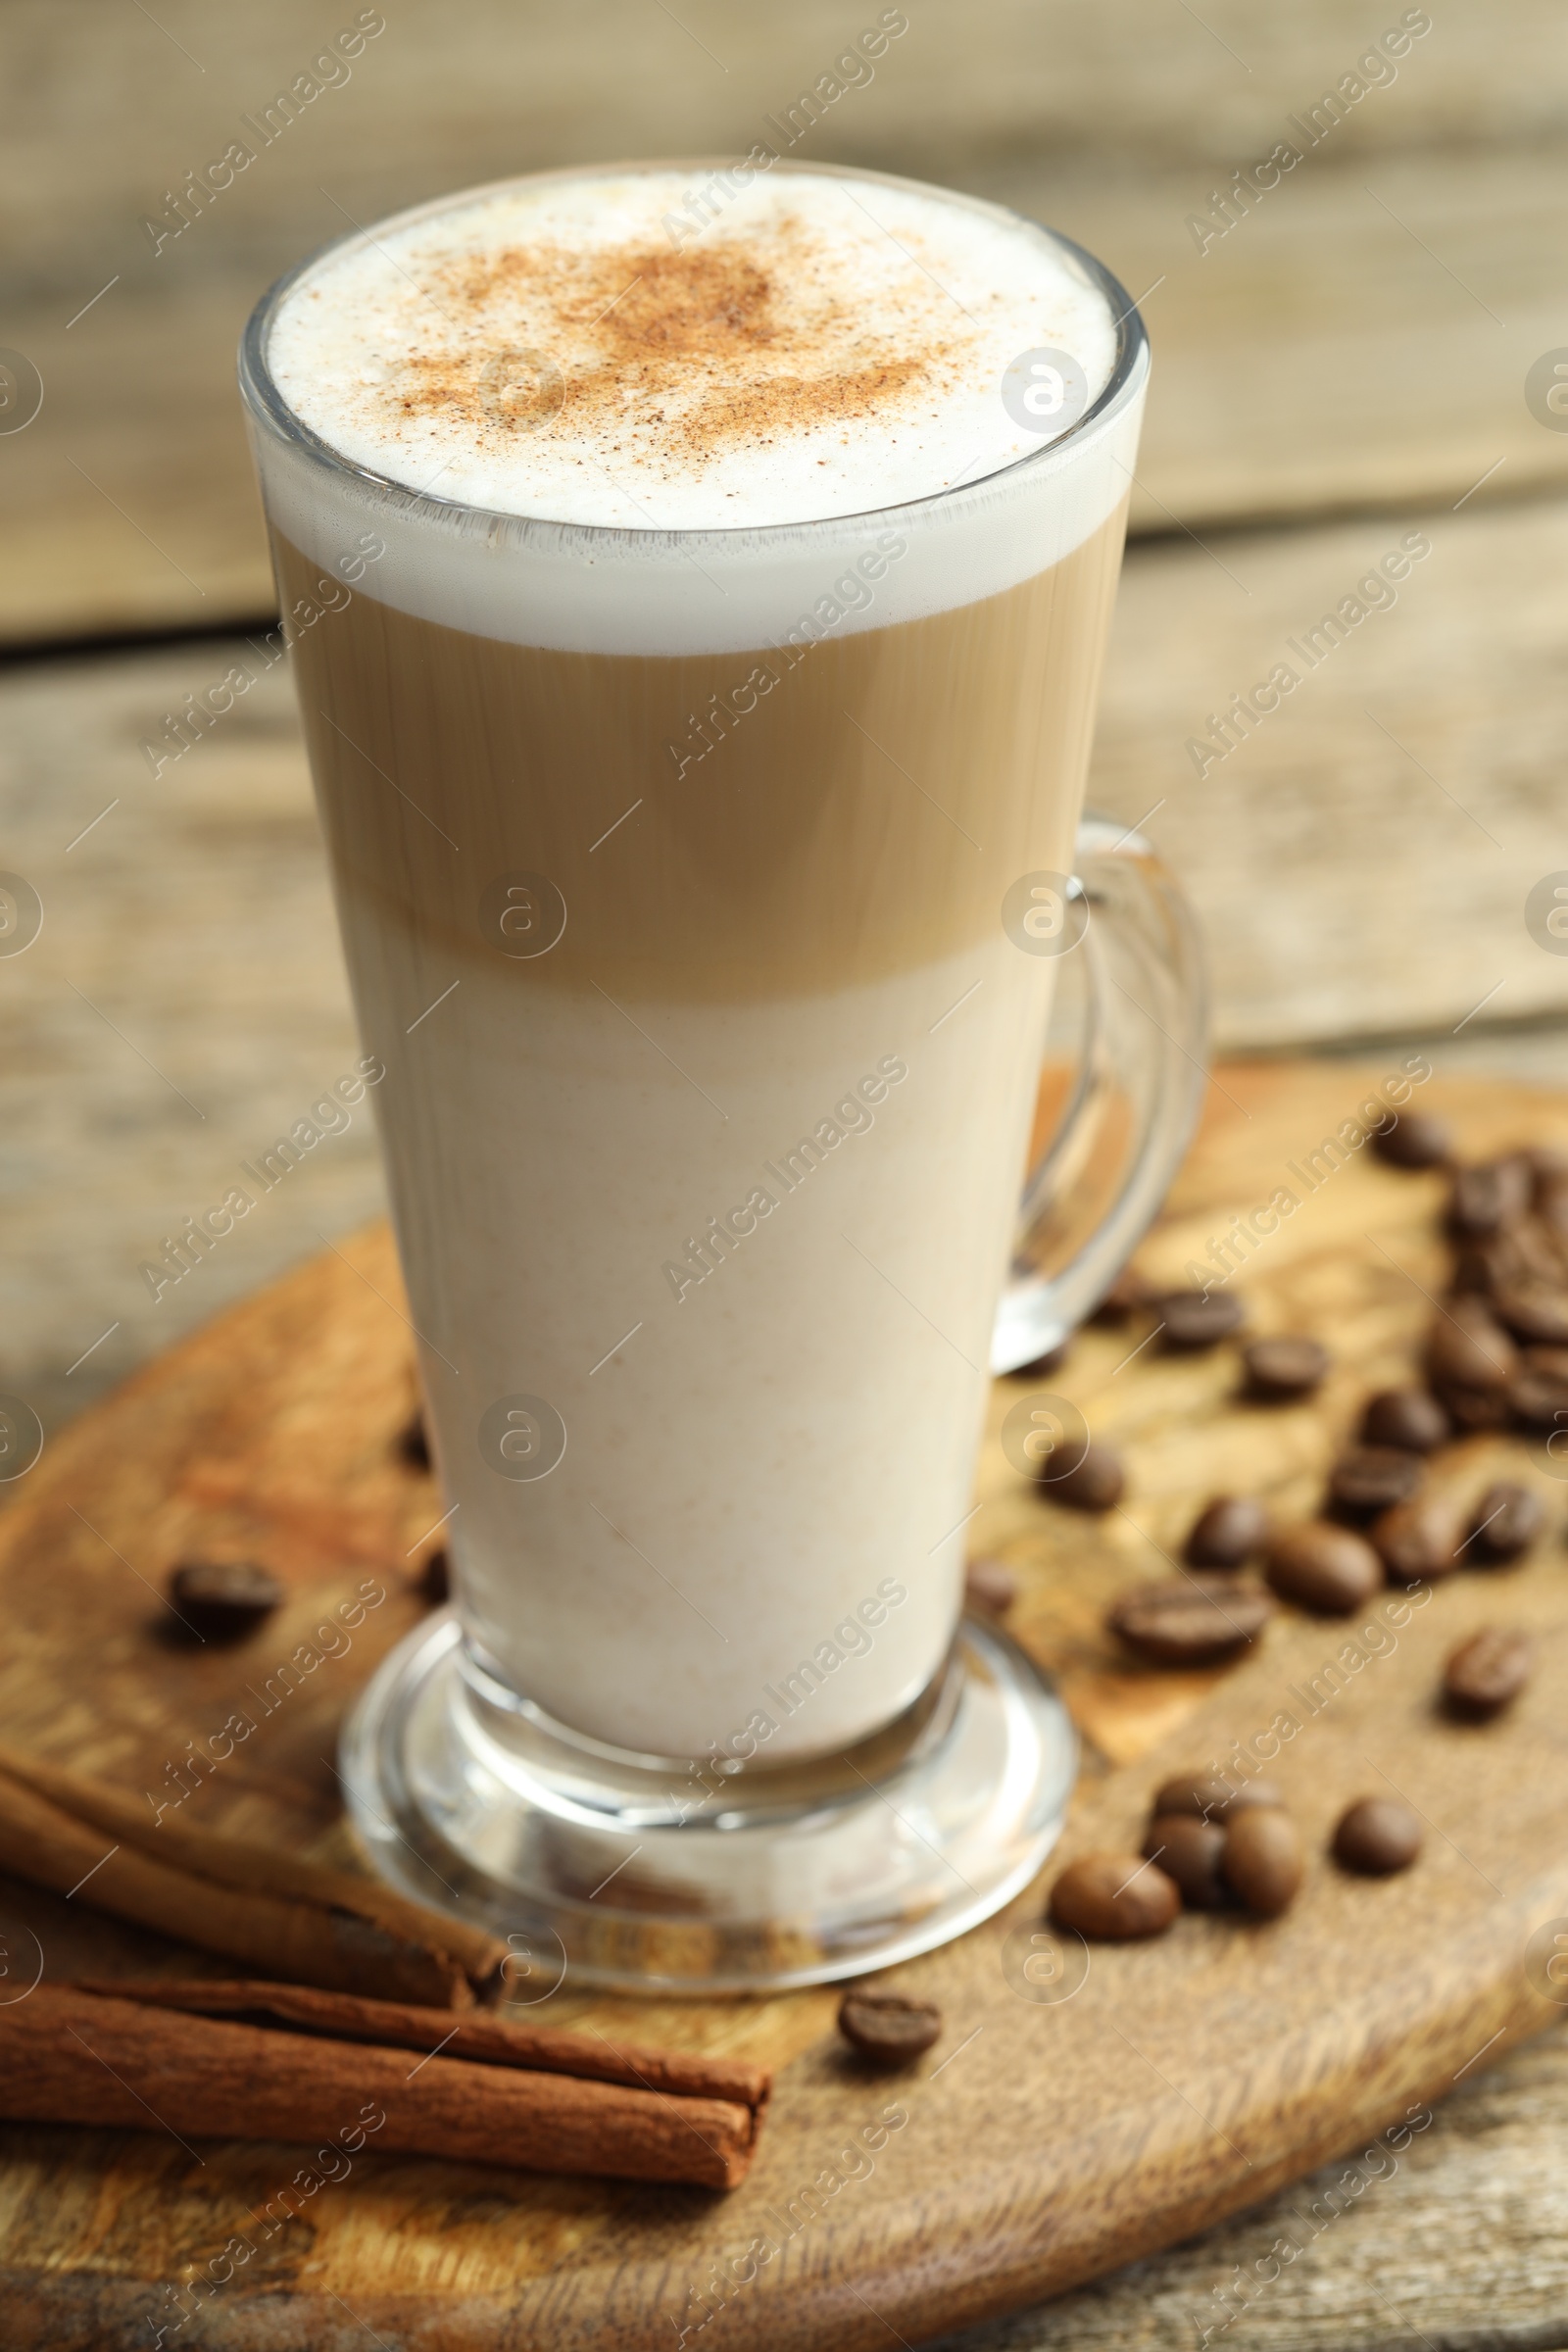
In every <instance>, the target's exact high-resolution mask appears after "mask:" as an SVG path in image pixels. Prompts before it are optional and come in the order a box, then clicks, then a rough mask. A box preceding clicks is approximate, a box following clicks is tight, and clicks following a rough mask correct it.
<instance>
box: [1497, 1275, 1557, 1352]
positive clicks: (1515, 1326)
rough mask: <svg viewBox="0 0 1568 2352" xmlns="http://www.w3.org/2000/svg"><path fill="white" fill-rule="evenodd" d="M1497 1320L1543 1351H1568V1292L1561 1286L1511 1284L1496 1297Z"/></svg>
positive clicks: (1524, 1283)
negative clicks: (1563, 1349) (1565, 1349)
mask: <svg viewBox="0 0 1568 2352" xmlns="http://www.w3.org/2000/svg"><path fill="white" fill-rule="evenodd" d="M1495 1306H1496V1309H1497V1319H1498V1321H1499V1322H1500V1323H1502V1324H1503V1325H1504V1326H1505V1327H1506V1328H1507V1329H1508V1330H1509V1331H1510V1332H1511V1333H1512V1334H1513V1336H1514V1338H1515V1339H1516V1340H1524V1341H1525V1342H1527V1343H1528V1344H1530V1345H1532V1346H1535V1347H1540V1348H1568V1290H1565V1289H1563V1288H1562V1286H1561V1285H1560V1284H1557V1283H1550V1282H1543V1281H1542V1280H1541V1279H1540V1278H1539V1277H1537V1278H1536V1279H1535V1280H1533V1281H1527V1282H1518V1283H1510V1284H1507V1285H1505V1286H1504V1287H1503V1288H1501V1289H1500V1290H1498V1291H1497V1292H1496V1293H1495Z"/></svg>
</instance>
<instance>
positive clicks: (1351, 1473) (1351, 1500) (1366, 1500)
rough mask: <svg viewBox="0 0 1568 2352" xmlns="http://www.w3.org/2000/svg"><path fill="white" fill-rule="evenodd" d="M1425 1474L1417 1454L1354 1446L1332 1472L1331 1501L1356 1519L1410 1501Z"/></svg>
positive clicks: (1400, 1449) (1401, 1450)
mask: <svg viewBox="0 0 1568 2352" xmlns="http://www.w3.org/2000/svg"><path fill="white" fill-rule="evenodd" d="M1423 1475H1424V1473H1423V1471H1422V1468H1421V1460H1420V1456H1419V1455H1418V1454H1414V1453H1407V1452H1405V1451H1404V1450H1403V1449H1402V1447H1400V1446H1350V1448H1349V1449H1348V1452H1346V1453H1342V1454H1341V1456H1340V1458H1339V1460H1338V1461H1337V1462H1336V1463H1335V1465H1334V1467H1333V1469H1332V1470H1331V1471H1330V1473H1329V1500H1330V1502H1331V1503H1333V1505H1334V1507H1335V1509H1336V1510H1339V1511H1344V1512H1346V1513H1347V1514H1348V1516H1349V1517H1350V1518H1353V1519H1370V1518H1371V1517H1372V1515H1373V1514H1374V1512H1377V1511H1387V1510H1392V1508H1393V1506H1394V1505H1395V1503H1397V1502H1407V1501H1408V1500H1409V1498H1410V1496H1411V1495H1413V1494H1414V1493H1415V1491H1416V1489H1417V1488H1418V1487H1419V1486H1420V1484H1421V1480H1422V1477H1423Z"/></svg>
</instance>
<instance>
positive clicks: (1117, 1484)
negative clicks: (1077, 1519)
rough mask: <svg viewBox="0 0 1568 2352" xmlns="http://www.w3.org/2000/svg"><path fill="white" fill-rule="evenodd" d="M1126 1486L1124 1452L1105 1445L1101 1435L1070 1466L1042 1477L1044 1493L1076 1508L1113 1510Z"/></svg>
mask: <svg viewBox="0 0 1568 2352" xmlns="http://www.w3.org/2000/svg"><path fill="white" fill-rule="evenodd" d="M1126 1487H1127V1473H1126V1471H1125V1470H1123V1468H1122V1466H1121V1455H1120V1454H1119V1453H1118V1452H1117V1451H1116V1449H1115V1447H1114V1446H1105V1445H1102V1444H1101V1443H1100V1441H1099V1440H1098V1439H1091V1441H1090V1443H1089V1444H1088V1445H1087V1446H1085V1447H1084V1450H1083V1454H1082V1457H1081V1458H1080V1459H1079V1460H1078V1461H1076V1462H1075V1463H1074V1464H1073V1466H1072V1468H1071V1469H1070V1470H1063V1471H1062V1472H1060V1473H1059V1475H1058V1476H1056V1477H1054V1478H1044V1477H1043V1478H1042V1479H1041V1481H1040V1489H1041V1493H1042V1494H1044V1495H1048V1496H1049V1497H1050V1499H1051V1500H1052V1501H1053V1502H1064V1503H1065V1504H1066V1505H1067V1507H1068V1509H1069V1510H1074V1511H1110V1510H1114V1509H1115V1507H1116V1505H1117V1503H1118V1502H1120V1500H1121V1498H1122V1495H1123V1494H1124V1493H1125V1491H1126Z"/></svg>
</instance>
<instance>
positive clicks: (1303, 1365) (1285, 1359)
mask: <svg viewBox="0 0 1568 2352" xmlns="http://www.w3.org/2000/svg"><path fill="white" fill-rule="evenodd" d="M1331 1360H1332V1359H1331V1358H1330V1355H1329V1351H1328V1349H1327V1348H1320V1347H1319V1346H1318V1343H1317V1342H1316V1340H1307V1339H1298V1338H1286V1337H1283V1336H1282V1337H1281V1338H1279V1339H1270V1340H1253V1341H1252V1343H1251V1345H1250V1347H1249V1348H1245V1349H1244V1350H1243V1353H1242V1364H1243V1367H1244V1369H1245V1370H1246V1373H1247V1385H1248V1388H1249V1389H1250V1392H1251V1394H1252V1395H1253V1396H1254V1397H1262V1398H1264V1399H1266V1400H1267V1401H1268V1402H1270V1403H1274V1402H1281V1403H1283V1402H1284V1401H1285V1400H1286V1399H1287V1398H1289V1397H1309V1396H1310V1395H1311V1394H1312V1391H1313V1390H1314V1389H1315V1388H1318V1387H1320V1386H1321V1385H1322V1382H1323V1380H1324V1378H1325V1376H1326V1375H1327V1372H1328V1368H1329V1364H1330V1361H1331Z"/></svg>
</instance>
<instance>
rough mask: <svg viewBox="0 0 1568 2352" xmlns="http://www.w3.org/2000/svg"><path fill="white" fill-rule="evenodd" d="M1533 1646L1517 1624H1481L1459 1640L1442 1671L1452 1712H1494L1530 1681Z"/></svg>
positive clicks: (1476, 1713)
mask: <svg viewBox="0 0 1568 2352" xmlns="http://www.w3.org/2000/svg"><path fill="white" fill-rule="evenodd" d="M1535 1662H1536V1645H1535V1643H1534V1642H1532V1641H1531V1639H1530V1636H1529V1635H1528V1634H1526V1633H1521V1632H1520V1631H1519V1630H1518V1628H1517V1627H1514V1626H1505V1625H1487V1626H1483V1627H1482V1629H1481V1631H1480V1633H1478V1634H1472V1635H1471V1636H1470V1638H1469V1640H1468V1641H1467V1642H1460V1644H1459V1646H1458V1648H1457V1649H1456V1650H1455V1651H1454V1652H1453V1655H1452V1656H1451V1657H1450V1658H1449V1660H1448V1663H1447V1665H1446V1668H1445V1670H1444V1676H1443V1688H1444V1691H1445V1692H1446V1695H1447V1699H1448V1704H1449V1705H1450V1707H1452V1709H1453V1710H1454V1712H1455V1713H1456V1714H1460V1715H1471V1716H1474V1717H1476V1718H1477V1719H1480V1718H1481V1717H1483V1716H1487V1715H1495V1714H1497V1713H1498V1712H1499V1710H1500V1709H1501V1708H1503V1707H1505V1706H1506V1705H1507V1704H1508V1701H1509V1700H1510V1699H1512V1698H1517V1697H1518V1695H1519V1693H1520V1691H1522V1690H1523V1689H1524V1687H1525V1685H1526V1683H1528V1682H1529V1680H1530V1674H1531V1669H1532V1668H1533V1667H1534V1665H1535Z"/></svg>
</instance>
